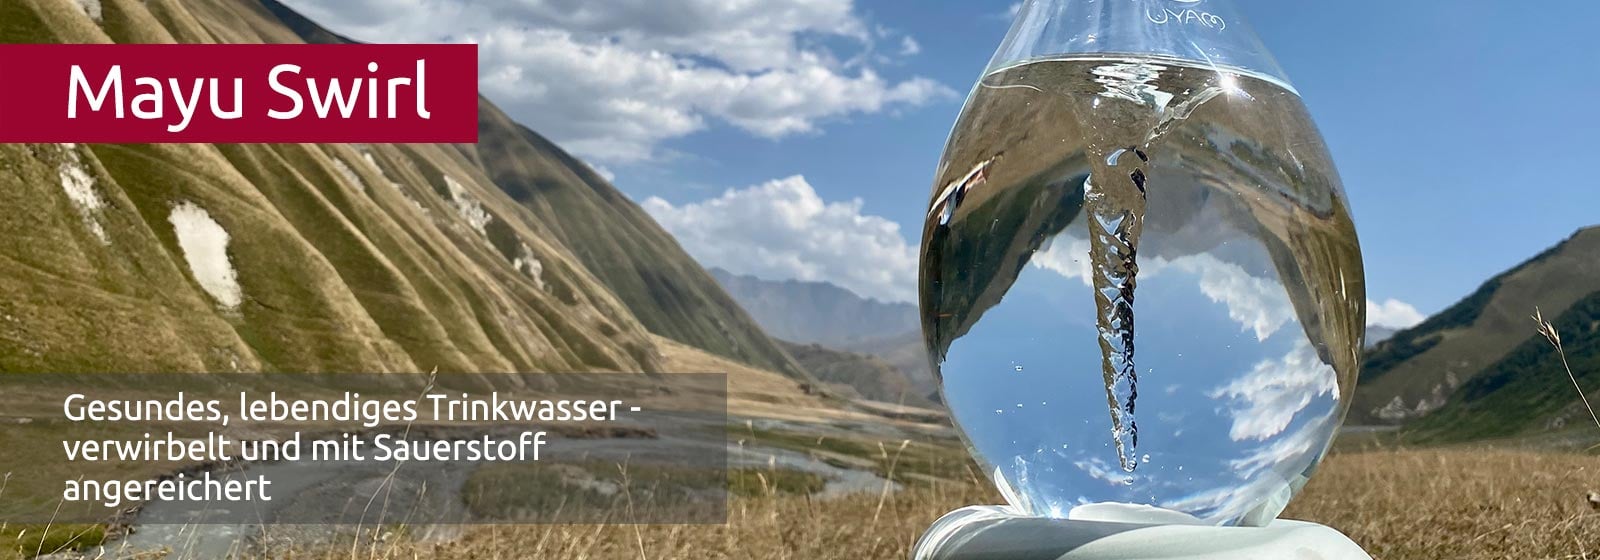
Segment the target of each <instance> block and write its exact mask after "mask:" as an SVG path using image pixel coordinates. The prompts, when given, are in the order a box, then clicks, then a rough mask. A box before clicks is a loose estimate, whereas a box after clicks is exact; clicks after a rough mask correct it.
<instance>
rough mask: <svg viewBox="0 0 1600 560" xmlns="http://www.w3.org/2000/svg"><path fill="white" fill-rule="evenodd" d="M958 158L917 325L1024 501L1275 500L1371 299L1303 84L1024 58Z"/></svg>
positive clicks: (1055, 512) (1329, 413)
mask: <svg viewBox="0 0 1600 560" xmlns="http://www.w3.org/2000/svg"><path fill="white" fill-rule="evenodd" d="M1002 154H1003V155H1002ZM941 169H942V174H943V175H942V176H941V178H940V180H939V182H938V183H937V185H938V188H936V190H935V197H934V199H933V203H932V204H931V208H930V211H929V220H928V222H927V224H926V226H925V229H924V236H923V255H922V257H923V260H922V278H921V283H922V309H923V326H924V334H925V336H926V338H927V341H928V344H929V349H930V360H932V361H933V362H934V364H935V366H936V371H938V372H939V374H940V375H941V379H942V381H943V384H944V388H945V400H946V402H947V403H949V405H950V406H951V409H952V410H953V411H954V413H955V418H956V420H957V421H958V423H959V424H960V425H961V427H962V429H963V431H964V433H965V434H966V435H967V436H968V442H969V444H970V445H971V447H972V449H973V451H974V453H975V454H976V455H977V456H978V457H979V458H980V459H981V460H982V461H984V462H985V463H986V464H987V465H988V466H989V467H990V468H991V469H992V472H993V476H994V478H995V479H996V483H997V484H998V485H999V486H1000V487H1001V488H1002V489H1003V491H1004V493H1005V494H1006V496H1007V499H1008V500H1009V501H1011V502H1012V503H1013V504H1014V505H1016V506H1018V507H1020V508H1022V509H1024V510H1025V511H1028V512H1031V513H1033V514H1036V515H1049V516H1057V517H1064V516H1071V515H1074V513H1073V512H1074V510H1077V511H1079V512H1080V513H1081V512H1084V511H1089V509H1092V510H1094V511H1105V508H1098V507H1096V508H1089V509H1083V506H1089V505H1092V504H1104V503H1121V504H1139V505H1148V506H1158V507H1162V508H1167V509H1170V510H1174V511H1176V512H1181V513H1183V514H1187V515H1192V516H1194V517H1195V518H1197V519H1198V520H1199V521H1201V522H1206V523H1262V522H1265V521H1268V520H1270V519H1271V518H1272V517H1273V516H1275V515H1276V514H1277V513H1278V511H1280V510H1281V509H1282V507H1283V505H1284V504H1286V502H1287V498H1288V496H1289V495H1290V494H1292V492H1294V491H1295V490H1297V489H1298V488H1299V486H1300V485H1301V484H1303V481H1304V477H1305V475H1306V473H1308V472H1309V471H1310V469H1312V468H1313V467H1314V466H1315V464H1316V463H1317V461H1318V460H1319V459H1320V458H1321V455H1322V454H1323V453H1324V452H1325V450H1326V445H1327V442H1328V440H1329V438H1330V437H1331V434H1332V431H1333V429H1334V428H1335V426H1337V424H1338V422H1339V421H1340V420H1341V419H1342V415H1343V411H1344V408H1345V406H1346V405H1347V403H1348V397H1349V391H1350V390H1351V388H1352V384H1353V382H1354V376H1355V373H1356V369H1357V366H1358V363H1359V362H1358V358H1359V357H1358V354H1357V352H1358V349H1359V348H1360V346H1361V336H1362V330H1361V328H1360V326H1361V324H1362V322H1363V317H1362V312H1363V310H1364V302H1365V294H1364V287H1363V285H1362V271H1361V266H1360V257H1359V247H1358V245H1357V242H1356V239H1355V233H1354V229H1353V226H1352V225H1351V224H1350V221H1349V217H1348V215H1347V212H1346V210H1345V202H1344V195H1343V193H1342V190H1341V188H1340V186H1339V184H1338V179H1337V177H1336V176H1335V174H1334V171H1333V168H1332V165H1331V163H1330V162H1329V161H1328V156H1327V153H1326V149H1325V148H1324V146H1323V145H1322V143H1321V140H1320V138H1319V137H1318V136H1317V134H1316V131H1315V129H1314V128H1312V126H1311V125H1310V121H1309V119H1308V117H1307V116H1306V114H1305V110H1304V108H1303V107H1302V106H1301V105H1300V101H1299V99H1298V97H1296V96H1295V95H1294V94H1293V93H1291V92H1289V91H1287V90H1284V89H1282V88H1280V87H1279V86H1277V85H1275V84H1273V83H1271V82H1269V81H1265V80H1260V79H1256V78H1253V77H1250V76H1245V75H1219V74H1218V73H1216V72H1214V71H1211V70H1205V69H1199V68H1193V67H1188V66H1183V65H1179V64H1171V63H1163V65H1155V64H1144V63H1138V62H1129V61H1111V62H1107V61H1104V60H1059V61H1044V62H1035V63H1030V64H1026V65H1022V66H1017V67H1013V68H1010V69H1006V70H1002V71H999V72H997V73H995V74H992V75H990V76H988V77H986V78H985V79H984V81H983V84H982V86H981V87H980V88H979V89H978V91H977V92H975V94H974V97H973V99H972V100H970V101H969V103H968V107H967V109H966V111H965V112H964V113H963V116H962V118H961V121H960V122H959V123H958V124H957V128H956V132H955V134H954V135H953V136H952V138H951V141H950V144H949V146H947V148H946V154H945V161H944V163H943V164H942V166H941ZM1091 177H1092V179H1091ZM1135 285H1136V286H1137V296H1138V297H1137V317H1138V328H1137V330H1135V329H1134V322H1133V319H1134V317H1135V298H1134V293H1135ZM1135 343H1137V349H1138V360H1137V361H1135V360H1134V348H1135ZM1024 366H1025V367H1024ZM1136 380H1137V382H1138V383H1139V385H1137V386H1136V385H1135V384H1134V383H1135V381H1136ZM1136 399H1137V403H1138V409H1139V410H1140V412H1141V414H1140V416H1139V422H1138V431H1137V432H1134V429H1133V428H1134V424H1133V417H1132V412H1133V409H1134V406H1133V405H1134V403H1135V400H1136ZM1108 405H1109V408H1110V410H1111V411H1112V415H1111V418H1110V422H1108V421H1107V416H1106V410H1107V407H1108ZM1135 437H1137V439H1136V440H1135V439H1134V438H1135ZM1133 467H1137V471H1135V470H1134V468H1133ZM1123 509H1125V510H1127V511H1141V510H1139V509H1137V508H1132V509H1129V508H1123ZM1112 511H1121V510H1119V509H1118V508H1112Z"/></svg>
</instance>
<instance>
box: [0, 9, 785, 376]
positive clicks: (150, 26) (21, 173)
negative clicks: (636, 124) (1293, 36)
mask: <svg viewBox="0 0 1600 560" xmlns="http://www.w3.org/2000/svg"><path fill="white" fill-rule="evenodd" d="M302 41H315V42H338V41H343V39H342V38H340V37H338V36H337V35H334V34H332V33H330V32H328V31H326V30H323V29H321V28H320V27H317V26H316V25H315V24H314V23H312V22H310V21H309V20H305V19H304V18H301V17H299V16H298V15H296V14H294V13H293V12H292V11H289V10H288V9H286V8H284V7H283V6H281V5H279V4H277V3H276V2H273V1H271V0H259V1H258V0H189V1H185V2H173V1H163V2H134V1H130V0H104V1H98V0H79V1H77V2H66V1H59V0H11V1H7V2H0V42H15V43H68V42H71V43H111V42H118V43H136V42H137V43H173V42H181V43H213V42H228V43H256V42H270V43H297V42H302ZM480 112H481V117H480V120H481V130H480V134H481V136H482V139H483V140H484V141H483V142H481V143H480V144H478V145H410V144H408V145H346V144H274V145H223V144H216V145H211V144H181V145H54V144H31V145H18V144H12V145H0V204H3V205H4V208H5V209H6V213H5V216H4V217H3V218H0V234H3V235H4V236H5V239H6V240H7V242H6V243H5V244H0V260H3V261H4V263H5V264H4V266H0V292H3V293H4V294H5V297H4V298H0V370H4V371H233V370H240V371H267V370H271V371H311V370H316V371H428V370H431V369H435V368H437V369H439V370H440V371H480V372H487V371H508V370H523V371H573V370H583V371H589V370H610V371H659V370H660V369H661V368H662V361H661V357H660V352H659V351H658V348H657V346H658V345H657V342H656V339H655V338H653V337H652V336H651V333H658V334H660V335H664V336H666V337H667V338H670V339H672V340H675V341H679V342H683V343H685V344H687V345H689V346H693V347H697V348H701V349H705V350H708V351H710V352H713V353H716V354H719V355H722V356H727V357H732V358H735V359H738V360H740V361H744V362H749V363H752V364H755V365H758V366H762V367H768V368H770V369H774V370H776V371H780V372H784V373H788V374H790V375H791V376H794V377H802V378H803V377H805V375H804V373H803V370H802V369H801V368H800V366H799V365H798V364H796V363H795V362H794V361H793V359H791V358H790V357H789V356H788V355H787V354H786V353H785V352H784V351H783V350H782V348H781V347H779V346H778V345H777V343H775V342H773V341H772V340H771V339H769V338H767V337H766V336H765V335H763V334H762V332H761V330H760V329H759V327H758V326H757V325H756V324H755V322H754V321H753V320H751V319H750V318H749V317H748V316H746V315H745V314H744V312H743V311H742V310H740V309H739V308H738V307H737V305H736V304H735V303H734V302H733V300H732V299H731V298H729V297H728V296H727V295H726V294H725V293H723V292H722V291H721V289H720V288H719V287H718V286H717V284H716V283H715V282H714V281H713V280H712V279H711V277H710V276H709V275H707V274H706V273H705V272H704V271H703V270H701V269H700V268H699V267H698V266H697V265H695V264H694V262H693V261H692V260H690V259H689V257H688V256H687V255H686V254H685V253H684V252H683V251H682V250H681V249H680V248H679V247H678V246H677V244H676V242H675V241H673V240H672V238H671V237H670V236H668V235H667V234H666V233H665V232H664V231H663V230H661V229H660V228H659V227H658V226H657V225H656V224H655V223H654V222H653V221H651V220H650V219H649V218H648V217H647V216H646V215H645V214H644V212H643V211H642V210H640V209H639V208H638V207H637V206H636V205H634V204H633V203H632V202H630V201H629V200H628V199H627V198H626V197H625V196H623V195H622V194H621V193H620V192H618V191H617V190H616V189H615V188H613V187H612V186H611V185H609V184H607V183H606V182H605V181H604V180H602V179H600V178H599V177H598V176H596V175H595V174H594V172H593V171H592V170H591V169H589V167H588V166H587V165H584V164H583V163H581V162H579V161H577V160H575V159H574V158H572V157H571V156H570V155H568V154H566V153H565V152H563V151H561V150H560V149H559V148H557V147H556V146H555V145H553V144H551V143H550V142H548V141H547V140H545V139H543V138H542V137H539V136H538V135H537V134H534V133H533V132H532V131H531V130H528V129H527V128H525V127H522V126H520V125H517V124H516V123H514V122H512V121H511V120H510V119H509V118H507V117H506V116H505V115H504V114H503V113H501V112H500V111H499V110H498V109H497V108H495V107H494V105H493V104H492V103H490V102H488V101H487V100H481V103H480Z"/></svg>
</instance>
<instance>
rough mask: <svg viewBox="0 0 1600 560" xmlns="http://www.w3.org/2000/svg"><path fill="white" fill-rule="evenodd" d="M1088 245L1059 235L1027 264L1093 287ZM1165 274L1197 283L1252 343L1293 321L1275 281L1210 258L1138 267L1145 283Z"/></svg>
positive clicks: (1286, 298)
mask: <svg viewBox="0 0 1600 560" xmlns="http://www.w3.org/2000/svg"><path fill="white" fill-rule="evenodd" d="M1088 257H1089V240H1087V239H1079V238H1076V237H1070V236H1058V237H1056V238H1054V239H1052V240H1051V242H1050V245H1049V246H1048V247H1044V248H1042V249H1040V250H1039V251H1038V252H1036V253H1034V255H1033V259H1032V260H1031V261H1029V263H1030V264H1032V265H1033V266H1035V267H1038V268H1042V269H1045V270H1049V271H1052V272H1055V273H1057V274H1060V275H1062V276H1064V277H1066V278H1069V279H1076V280H1079V281H1081V282H1083V285H1084V286H1088V287H1094V283H1093V280H1092V276H1091V275H1092V274H1094V269H1093V268H1092V267H1091V266H1090V264H1089V258H1088ZM1169 270H1172V271H1178V272H1182V273H1187V274H1190V275H1192V276H1194V277H1197V278H1198V284H1197V285H1198V286H1199V288H1200V292H1201V293H1202V294H1205V296H1206V297H1207V298H1209V299H1210V300H1211V301H1212V302H1215V303H1221V304H1222V305H1223V306H1224V307H1226V308H1228V318H1229V319H1232V320H1233V321H1234V322H1236V323H1238V324H1239V326H1240V328H1242V329H1245V330H1248V331H1252V332H1254V333H1255V335H1256V340H1266V339H1268V338H1270V337H1272V335H1273V334H1274V333H1276V332H1278V330H1279V329H1282V328H1283V326H1284V325H1286V324H1288V323H1290V322H1292V321H1294V320H1295V315H1294V306H1293V305H1291V304H1290V303H1289V294H1288V293H1287V292H1285V291H1284V289H1283V285H1282V284H1280V283H1278V281H1277V280H1275V279H1269V278H1258V277H1255V276H1251V275H1250V273H1249V272H1247V271H1246V270H1245V269H1244V267H1241V266H1239V265H1237V264H1233V263H1230V262H1226V261H1223V260H1222V259H1219V258H1217V257H1216V256H1214V255H1212V254H1210V253H1201V254H1197V255H1185V256H1182V257H1178V258H1176V259H1171V260H1168V259H1165V258H1162V257H1151V258H1147V259H1143V260H1142V262H1140V263H1139V276H1140V278H1142V279H1144V280H1149V279H1151V278H1156V277H1158V276H1162V275H1164V274H1166V273H1167V272H1168V271H1169Z"/></svg>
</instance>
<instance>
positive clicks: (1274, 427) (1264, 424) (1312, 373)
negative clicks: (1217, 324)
mask: <svg viewBox="0 0 1600 560" xmlns="http://www.w3.org/2000/svg"><path fill="white" fill-rule="evenodd" d="M1338 390H1339V382H1338V375H1337V374H1336V373H1334V371H1333V366H1330V365H1328V364H1326V363H1324V362H1323V361H1322V358H1321V357H1320V356H1318V355H1317V351H1316V349H1314V348H1312V347H1311V343H1309V342H1307V341H1306V340H1305V339H1295V346H1294V349H1292V350H1290V351H1289V353H1288V354H1286V355H1284V357H1282V358H1280V359H1277V360H1262V361H1261V362H1259V363H1257V364H1256V365H1255V367H1254V368H1252V369H1251V370H1250V371H1249V372H1248V373H1246V374H1244V375H1243V376H1242V377H1239V378H1238V379H1235V380H1233V381H1232V382H1230V383H1228V384H1227V385H1224V386H1222V387H1219V388H1217V389H1215V390H1213V391H1211V392H1210V393H1208V394H1207V396H1209V397H1211V398H1213V399H1226V400H1228V401H1229V402H1231V403H1232V404H1233V409H1232V414H1233V427H1232V428H1231V429H1229V431H1228V437H1230V438H1232V439H1233V440H1234V441H1245V440H1256V441H1266V440H1268V439H1270V438H1273V437H1274V436H1277V435H1278V434H1281V433H1283V432H1284V430H1287V429H1288V428H1289V424H1290V423H1291V422H1293V421H1294V417H1295V416H1296V415H1298V414H1300V412H1301V411H1303V410H1305V409H1307V408H1309V407H1310V406H1311V404H1312V401H1313V400H1316V399H1319V398H1322V397H1324V396H1330V395H1331V397H1330V398H1334V399H1337V398H1338V394H1339V393H1338ZM1241 468H1242V467H1241Z"/></svg>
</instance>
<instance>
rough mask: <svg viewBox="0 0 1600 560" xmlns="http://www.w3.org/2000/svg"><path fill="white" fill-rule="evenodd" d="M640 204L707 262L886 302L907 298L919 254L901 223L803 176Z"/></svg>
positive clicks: (909, 298)
mask: <svg viewBox="0 0 1600 560" xmlns="http://www.w3.org/2000/svg"><path fill="white" fill-rule="evenodd" d="M643 206H644V209H645V211H647V212H649V213H650V215H651V216H654V217H655V219H656V221H657V222H660V223H661V225H662V227H665V228H666V229H667V231H669V232H671V233H672V235H673V236H674V237H676V238H677V239H678V241H679V242H680V243H682V244H683V246H684V248H685V249H686V250H688V251H689V254H691V255H694V257H695V259H697V260H699V261H700V263H701V264H703V265H705V266H717V267H722V268H724V269H727V270H729V271H732V272H735V273H739V274H750V275H754V276H758V277H763V278H771V279H787V278H794V279H799V280H810V281H826V282H832V283H834V284H837V285H840V286H843V287H845V288H847V289H849V290H851V291H854V292H856V293H858V294H861V295H863V296H867V297H872V298H877V299H880V300H884V301H913V298H914V296H915V292H916V285H915V283H916V282H915V281H916V268H917V257H916V253H915V251H913V250H912V248H911V246H910V245H909V244H908V243H907V242H906V239H905V236H904V235H902V234H901V233H900V225H899V224H897V223H895V222H893V221H890V220H888V219H886V218H883V217H880V216H870V215H864V214H862V212H861V210H862V201H861V199H854V200H850V201H847V202H827V201H824V200H822V198H821V197H819V196H817V192H816V190H815V189H813V188H812V187H811V184H810V183H807V182H806V179H805V177H801V176H798V175H796V176H793V177H788V178H785V179H777V180H773V181H768V182H766V183H763V184H760V185H755V186H752V187H749V188H745V189H738V190H733V189H729V190H728V191H725V192H723V193H722V195H721V196H719V197H716V198H713V199H709V200H705V201H701V202H696V203H690V204H683V205H677V206H675V205H673V204H671V203H669V202H667V201H665V200H662V199H660V198H655V197H651V198H649V199H647V200H645V201H644V204H643Z"/></svg>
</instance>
